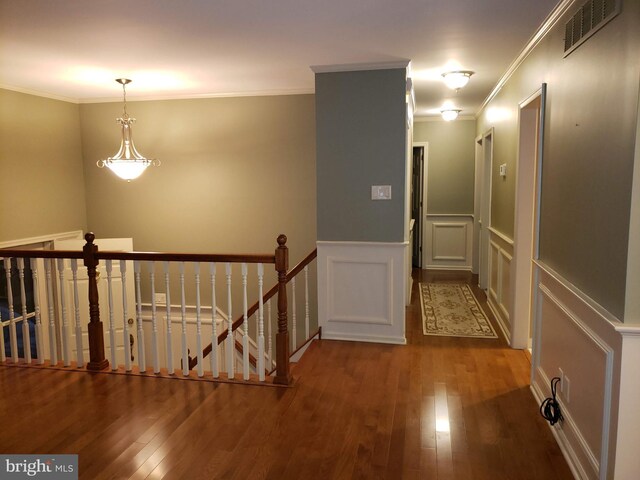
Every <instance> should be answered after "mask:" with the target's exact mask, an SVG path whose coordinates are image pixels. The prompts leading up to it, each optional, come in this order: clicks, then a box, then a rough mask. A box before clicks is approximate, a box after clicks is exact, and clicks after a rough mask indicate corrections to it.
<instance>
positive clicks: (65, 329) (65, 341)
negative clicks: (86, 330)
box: [58, 258, 71, 367]
mask: <svg viewBox="0 0 640 480" xmlns="http://www.w3.org/2000/svg"><path fill="white" fill-rule="evenodd" d="M58 277H59V278H60V306H61V310H62V363H63V365H64V366H65V367H68V366H69V365H71V360H70V358H69V323H68V321H67V302H66V301H65V290H66V288H65V283H64V259H63V258H58Z"/></svg>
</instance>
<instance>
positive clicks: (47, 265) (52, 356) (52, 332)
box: [44, 259, 58, 365]
mask: <svg viewBox="0 0 640 480" xmlns="http://www.w3.org/2000/svg"><path fill="white" fill-rule="evenodd" d="M52 263H53V260H49V259H47V260H45V261H44V275H45V278H46V283H47V305H48V306H49V361H50V362H51V365H57V364H58V347H57V346H56V322H55V309H54V303H53V276H52V274H51V264H52Z"/></svg>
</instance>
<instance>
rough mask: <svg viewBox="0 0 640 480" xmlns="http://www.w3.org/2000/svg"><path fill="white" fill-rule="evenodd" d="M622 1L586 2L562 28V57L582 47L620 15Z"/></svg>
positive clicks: (598, 0) (593, 0)
mask: <svg viewBox="0 0 640 480" xmlns="http://www.w3.org/2000/svg"><path fill="white" fill-rule="evenodd" d="M621 2H622V0H587V1H586V2H585V3H584V4H583V5H582V6H581V7H580V8H579V9H578V11H577V12H576V13H575V14H574V15H573V17H571V18H570V19H569V21H568V22H567V23H566V25H565V27H564V56H565V57H566V56H567V55H569V54H570V53H571V52H573V51H574V50H575V49H576V48H578V47H579V46H580V45H582V44H583V43H584V42H585V41H586V40H587V39H588V38H589V37H591V36H592V35H593V34H594V33H596V32H597V31H598V30H600V29H601V28H602V27H604V26H605V25H606V24H607V23H608V22H609V20H611V19H612V18H614V17H615V16H616V15H618V13H620V3H621Z"/></svg>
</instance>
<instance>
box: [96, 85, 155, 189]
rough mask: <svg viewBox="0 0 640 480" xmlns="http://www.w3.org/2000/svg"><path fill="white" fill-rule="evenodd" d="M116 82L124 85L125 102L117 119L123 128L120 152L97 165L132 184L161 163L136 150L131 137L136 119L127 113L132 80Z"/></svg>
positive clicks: (99, 161)
mask: <svg viewBox="0 0 640 480" xmlns="http://www.w3.org/2000/svg"><path fill="white" fill-rule="evenodd" d="M116 82H118V83H119V84H120V85H122V94H123V101H124V108H123V112H122V117H121V118H118V119H116V122H117V123H119V124H120V125H121V126H122V140H121V143H120V150H118V151H117V152H116V154H115V155H114V156H113V157H109V158H107V159H106V160H98V162H97V165H98V167H99V168H104V167H107V168H109V170H111V171H112V172H113V173H115V174H116V175H117V176H118V177H120V178H122V179H123V180H126V181H127V182H130V181H131V180H134V179H136V178H138V177H139V176H140V175H142V172H144V171H145V170H146V168H147V167H148V166H149V165H153V166H157V165H160V161H159V160H155V159H152V158H145V157H144V156H143V155H141V154H140V152H138V150H136V147H135V145H134V144H133V139H132V136H131V124H132V123H133V122H135V121H136V119H135V118H131V117H130V116H129V114H128V113H127V88H126V86H127V84H129V83H131V80H129V79H128V78H116Z"/></svg>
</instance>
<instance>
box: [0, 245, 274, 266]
mask: <svg viewBox="0 0 640 480" xmlns="http://www.w3.org/2000/svg"><path fill="white" fill-rule="evenodd" d="M96 246H98V245H96ZM2 257H13V258H65V259H69V258H76V259H84V258H85V255H84V253H83V252H81V251H78V250H22V249H2V250H0V258H2ZM95 258H96V259H97V260H140V261H156V262H162V261H166V262H202V263H204V262H218V263H267V264H274V263H276V260H275V255H268V254H265V255H255V254H207V253H166V252H112V251H106V250H105V251H97V252H96V254H95Z"/></svg>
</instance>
